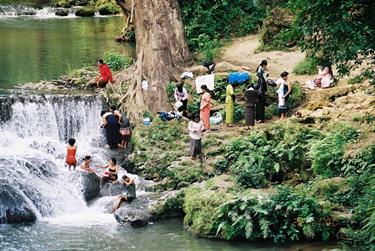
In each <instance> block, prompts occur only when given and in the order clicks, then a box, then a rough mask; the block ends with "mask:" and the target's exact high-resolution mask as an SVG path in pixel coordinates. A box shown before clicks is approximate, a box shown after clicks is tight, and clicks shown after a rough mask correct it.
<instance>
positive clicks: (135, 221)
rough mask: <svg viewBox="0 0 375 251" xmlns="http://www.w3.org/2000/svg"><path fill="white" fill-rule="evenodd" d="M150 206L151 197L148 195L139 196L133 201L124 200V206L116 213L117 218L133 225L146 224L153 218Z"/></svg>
mask: <svg viewBox="0 0 375 251" xmlns="http://www.w3.org/2000/svg"><path fill="white" fill-rule="evenodd" d="M148 206H149V198H148V197H146V196H144V197H139V198H137V199H135V200H134V201H133V202H132V203H127V202H123V203H122V206H121V207H120V208H119V209H118V210H117V211H116V212H115V213H114V216H115V219H116V220H117V221H118V222H120V223H125V224H129V225H131V226H132V227H141V226H146V225H148V224H149V222H150V221H151V220H152V215H151V213H150V210H149V208H148Z"/></svg>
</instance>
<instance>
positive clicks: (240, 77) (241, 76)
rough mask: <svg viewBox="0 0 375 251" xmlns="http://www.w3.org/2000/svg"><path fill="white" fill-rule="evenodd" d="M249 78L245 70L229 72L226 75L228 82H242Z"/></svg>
mask: <svg viewBox="0 0 375 251" xmlns="http://www.w3.org/2000/svg"><path fill="white" fill-rule="evenodd" d="M249 80H250V74H249V73H247V72H245V71H242V72H231V73H229V75H228V82H229V84H243V83H245V82H247V81H249Z"/></svg>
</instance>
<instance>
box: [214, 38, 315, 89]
mask: <svg viewBox="0 0 375 251" xmlns="http://www.w3.org/2000/svg"><path fill="white" fill-rule="evenodd" d="M259 45H260V43H259V40H258V36H257V35H249V36H246V37H241V38H237V39H235V40H234V41H233V42H231V43H230V44H228V45H226V46H224V47H223V49H222V50H221V55H220V57H219V60H218V61H227V62H229V63H232V64H234V65H244V66H247V67H250V69H251V72H254V71H255V69H256V67H257V66H258V65H259V64H260V62H261V61H262V60H263V59H266V60H267V61H268V70H269V73H270V77H271V78H278V77H279V75H280V73H281V72H282V71H288V72H289V73H290V77H289V78H290V80H292V81H294V80H297V81H299V82H301V83H302V82H303V83H305V82H306V80H308V79H311V78H313V77H310V76H308V75H302V76H296V75H294V74H293V72H292V71H293V68H294V66H295V65H296V64H297V63H299V62H301V61H303V60H304V58H305V53H302V52H301V51H299V50H293V51H288V52H287V51H268V52H256V49H257V48H258V47H259Z"/></svg>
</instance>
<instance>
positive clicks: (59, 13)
mask: <svg viewBox="0 0 375 251" xmlns="http://www.w3.org/2000/svg"><path fill="white" fill-rule="evenodd" d="M55 15H56V16H60V17H66V16H67V15H69V10H68V9H64V8H59V9H56V10H55Z"/></svg>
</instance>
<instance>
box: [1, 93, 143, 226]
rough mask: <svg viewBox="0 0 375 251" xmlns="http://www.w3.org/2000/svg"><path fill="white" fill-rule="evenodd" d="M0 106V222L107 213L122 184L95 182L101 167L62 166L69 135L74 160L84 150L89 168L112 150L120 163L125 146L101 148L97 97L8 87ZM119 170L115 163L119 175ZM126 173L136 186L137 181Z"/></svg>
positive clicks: (121, 163) (140, 184)
mask: <svg viewBox="0 0 375 251" xmlns="http://www.w3.org/2000/svg"><path fill="white" fill-rule="evenodd" d="M0 107H1V108H2V109H1V112H0V119H1V120H0V131H1V133H0V172H1V173H2V175H1V177H0V198H1V200H0V223H22V222H33V221H35V220H45V219H51V218H52V219H56V218H59V217H63V216H66V215H70V214H76V213H77V212H87V211H90V210H91V211H95V213H106V214H108V215H110V212H111V209H112V206H110V205H113V203H114V201H115V196H117V195H119V194H121V193H123V192H124V186H123V185H122V184H120V183H115V184H105V185H104V186H102V187H100V177H99V176H98V175H100V174H101V173H103V172H104V171H105V170H104V169H102V170H96V171H97V173H98V174H95V173H89V174H88V173H85V172H82V171H78V167H77V170H76V171H75V172H69V171H68V168H67V167H66V166H65V154H66V145H67V143H66V142H67V140H68V139H69V138H71V137H73V138H75V139H76V144H77V160H78V164H80V163H81V162H82V159H83V157H84V156H85V155H91V156H92V158H93V164H92V166H93V167H94V168H95V165H97V164H100V165H103V164H105V163H107V162H108V159H109V158H110V157H113V156H115V157H116V158H118V159H119V163H118V164H120V165H125V164H126V159H127V158H126V156H127V154H128V153H127V151H122V150H116V151H114V150H106V149H104V148H103V146H104V144H105V141H104V137H103V134H102V131H101V130H102V129H101V128H100V124H101V121H100V116H99V112H100V111H101V109H102V108H103V101H102V99H101V98H100V97H98V96H94V95H47V94H44V95H41V94H33V93H28V92H21V93H19V92H13V91H11V92H10V93H7V94H2V95H1V96H0ZM124 173H126V170H125V169H123V168H121V170H120V171H119V177H121V176H122V174H124ZM131 176H133V177H134V178H135V179H136V182H137V185H138V184H139V187H140V189H142V187H143V186H142V184H143V181H142V180H141V179H140V178H138V177H137V176H134V175H131ZM141 193H142V192H141ZM144 196H146V197H147V194H146V195H145V194H144ZM100 197H103V198H100ZM146 201H147V205H148V203H149V199H146ZM102 205H106V206H102ZM134 214H137V213H136V212H135V213H134ZM141 215H144V213H143V211H142V212H141ZM111 217H112V218H113V216H111ZM113 219H114V218H113ZM77 220H78V219H77ZM120 221H122V222H124V221H126V220H120Z"/></svg>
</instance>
